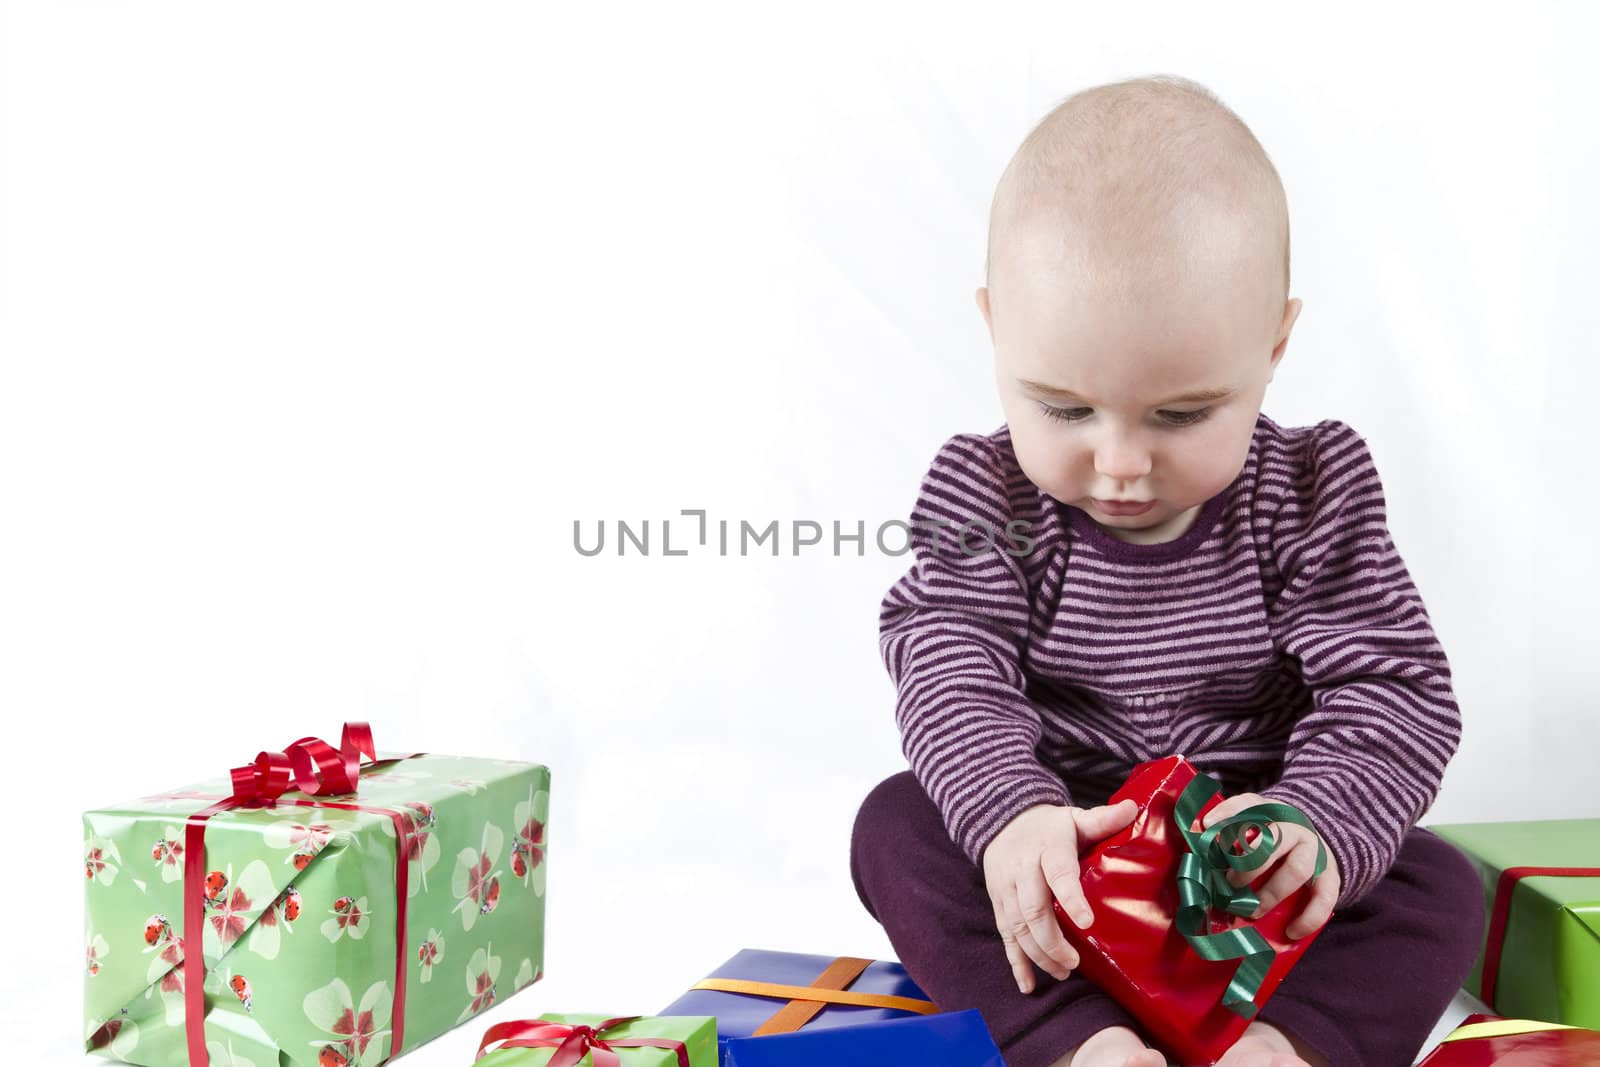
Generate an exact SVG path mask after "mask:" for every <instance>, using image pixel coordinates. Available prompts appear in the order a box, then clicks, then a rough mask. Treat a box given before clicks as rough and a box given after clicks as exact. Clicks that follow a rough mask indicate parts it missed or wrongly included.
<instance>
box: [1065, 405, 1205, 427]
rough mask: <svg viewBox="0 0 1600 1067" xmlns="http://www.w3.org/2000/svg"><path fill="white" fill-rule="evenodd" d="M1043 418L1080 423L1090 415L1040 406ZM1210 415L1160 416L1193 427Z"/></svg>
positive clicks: (1084, 411)
mask: <svg viewBox="0 0 1600 1067" xmlns="http://www.w3.org/2000/svg"><path fill="white" fill-rule="evenodd" d="M1039 407H1040V408H1042V409H1043V411H1044V414H1045V417H1046V418H1050V419H1054V420H1056V421H1057V422H1082V421H1083V420H1084V419H1086V418H1088V417H1089V416H1090V414H1092V410H1091V409H1090V408H1058V407H1052V406H1050V405H1049V404H1040V405H1039ZM1210 414H1211V409H1210V408H1200V409H1198V410H1195V411H1163V412H1160V415H1161V416H1162V418H1163V419H1165V420H1166V422H1167V423H1168V424H1169V425H1171V426H1193V425H1194V424H1195V423H1197V422H1200V421H1201V420H1202V419H1204V418H1206V416H1208V415H1210Z"/></svg>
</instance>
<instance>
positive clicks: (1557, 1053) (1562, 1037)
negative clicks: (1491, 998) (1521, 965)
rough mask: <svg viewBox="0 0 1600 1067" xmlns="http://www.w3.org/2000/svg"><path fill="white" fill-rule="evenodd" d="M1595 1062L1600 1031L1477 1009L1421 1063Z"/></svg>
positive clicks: (1571, 1066)
mask: <svg viewBox="0 0 1600 1067" xmlns="http://www.w3.org/2000/svg"><path fill="white" fill-rule="evenodd" d="M1596 1063H1600V1031H1596V1030H1584V1029H1580V1028H1578V1027H1575V1026H1567V1025H1564V1024H1561V1023H1547V1022H1539V1021H1536V1020H1533V1019H1502V1018H1499V1017H1498V1016H1494V1015H1483V1014H1479V1013H1474V1014H1472V1015H1469V1016H1467V1017H1466V1018H1465V1019H1463V1020H1462V1021H1461V1025H1460V1026H1458V1027H1456V1028H1455V1029H1454V1030H1452V1031H1450V1033H1449V1034H1447V1035H1446V1036H1445V1037H1444V1038H1443V1040H1441V1041H1440V1042H1439V1044H1438V1046H1437V1047H1436V1048H1435V1049H1434V1050H1433V1051H1432V1052H1430V1053H1428V1055H1427V1056H1426V1057H1425V1058H1424V1059H1423V1060H1422V1062H1421V1063H1420V1064H1418V1067H1592V1065H1593V1064H1596Z"/></svg>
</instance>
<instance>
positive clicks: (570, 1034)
mask: <svg viewBox="0 0 1600 1067" xmlns="http://www.w3.org/2000/svg"><path fill="white" fill-rule="evenodd" d="M638 1018H640V1016H638V1015H625V1016H622V1017H620V1018H616V1019H607V1020H606V1021H605V1022H603V1023H601V1024H600V1025H599V1026H584V1025H582V1024H581V1023H552V1022H546V1021H545V1020H543V1019H517V1020H514V1021H512V1022H508V1023H495V1024H494V1025H493V1026H491V1027H489V1029H488V1030H487V1031H485V1032H484V1035H483V1040H482V1041H481V1042H479V1044H478V1055H477V1056H476V1057H475V1058H476V1059H480V1060H481V1059H483V1057H484V1056H486V1055H488V1053H487V1052H486V1051H485V1050H486V1049H488V1047H489V1046H490V1045H493V1044H494V1043H495V1042H499V1043H500V1047H501V1048H551V1047H554V1048H555V1052H554V1053H553V1054H552V1055H551V1057H550V1062H549V1064H548V1065H547V1067H576V1064H577V1063H578V1061H579V1060H581V1059H583V1057H584V1056H585V1054H587V1053H591V1052H592V1053H594V1067H622V1057H620V1056H618V1055H617V1053H616V1050H617V1049H619V1048H664V1049H671V1050H672V1051H673V1052H674V1053H676V1054H677V1057H678V1067H689V1050H688V1047H687V1046H685V1045H684V1043H683V1042H682V1041H674V1040H673V1039H672V1038H670V1037H614V1038H611V1039H610V1040H606V1039H605V1038H602V1037H601V1036H600V1035H601V1034H603V1033H605V1032H606V1031H607V1030H610V1029H611V1028H612V1027H615V1026H621V1025H622V1024H623V1023H631V1022H633V1021H634V1020H635V1019H638Z"/></svg>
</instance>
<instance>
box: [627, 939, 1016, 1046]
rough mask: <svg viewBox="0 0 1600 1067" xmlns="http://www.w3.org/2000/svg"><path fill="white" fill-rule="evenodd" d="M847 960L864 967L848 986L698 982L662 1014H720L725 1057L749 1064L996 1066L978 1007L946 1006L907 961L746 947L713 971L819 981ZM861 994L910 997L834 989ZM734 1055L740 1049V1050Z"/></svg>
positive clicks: (731, 976)
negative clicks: (777, 1027) (785, 991)
mask: <svg viewBox="0 0 1600 1067" xmlns="http://www.w3.org/2000/svg"><path fill="white" fill-rule="evenodd" d="M863 963H864V964H865V967H864V968H862V964H863ZM841 967H842V968H843V970H844V972H845V973H854V972H856V971H857V970H859V974H857V975H856V976H855V977H854V978H853V979H852V980H850V981H848V982H847V983H845V988H844V991H843V992H842V993H836V992H835V991H834V990H825V989H820V988H819V989H815V990H812V989H805V990H804V993H810V992H815V993H816V996H815V997H810V996H805V995H803V993H801V995H796V996H793V997H792V998H791V997H789V996H782V995H779V996H773V995H758V994H753V993H749V992H732V991H727V990H721V989H691V990H689V992H687V993H685V994H684V995H683V996H681V997H679V998H678V999H677V1000H675V1001H673V1002H672V1003H671V1004H669V1005H667V1007H666V1008H664V1009H662V1010H661V1011H658V1012H656V1013H655V1014H657V1015H712V1016H715V1017H716V1020H717V1046H718V1055H719V1060H720V1063H721V1065H722V1067H732V1065H733V1064H735V1063H737V1064H739V1065H740V1067H746V1065H749V1064H757V1063H759V1064H771V1065H774V1067H775V1065H778V1064H800V1063H808V1064H817V1063H828V1064H832V1063H862V1064H866V1063H883V1062H916V1063H926V1064H928V1065H930V1067H988V1065H990V1064H995V1065H999V1064H1001V1063H1002V1062H1003V1061H1002V1060H1001V1059H1000V1054H999V1051H998V1050H997V1049H996V1048H995V1046H994V1042H993V1041H992V1039H991V1038H990V1037H989V1032H988V1029H987V1028H986V1027H985V1026H984V1025H983V1020H982V1018H981V1017H980V1016H979V1015H978V1013H977V1012H975V1011H969V1012H950V1013H937V1014H935V1013H934V1012H936V1010H937V1009H935V1008H934V1006H933V1004H932V1003H931V1002H930V1001H929V999H928V995H927V994H926V993H924V992H923V991H922V990H921V989H920V988H919V987H918V986H917V984H916V983H915V982H913V981H912V980H911V977H910V976H909V975H908V974H906V971H905V968H904V967H902V966H900V964H898V963H890V962H884V961H881V960H874V961H860V960H858V961H856V962H855V964H854V966H851V965H850V960H849V958H845V959H836V958H835V957H832V956H811V955H804V954H801V953H794V952H771V951H765V950H761V949H745V950H743V951H741V952H739V953H736V954H735V955H734V956H733V958H731V959H729V960H728V961H727V962H726V963H724V964H722V966H720V967H718V968H717V969H716V970H714V971H712V972H711V974H710V975H709V976H707V979H706V981H708V982H719V981H720V982H727V981H730V980H731V981H733V982H759V983H763V984H767V985H777V986H790V987H811V986H812V983H814V982H817V981H818V980H819V979H820V978H821V977H822V975H823V974H824V972H827V971H829V970H830V968H833V969H834V970H835V971H837V970H839V969H840V968H841ZM796 992H797V993H799V992H800V991H799V990H796ZM858 994H872V995H876V996H880V997H883V996H886V997H895V998H900V999H903V1000H905V1001H906V1002H907V1005H906V1006H905V1007H894V1006H888V1007H883V1006H876V1005H862V1004H840V1003H827V1002H826V1001H827V1000H828V998H829V997H831V996H838V997H843V998H846V999H848V998H849V997H851V996H854V995H858ZM815 1001H823V1003H821V1004H820V1005H818V1010H816V1013H815V1014H814V1015H811V1016H810V1017H809V1018H808V1019H806V1020H805V1021H804V1022H803V1023H802V1024H801V1025H800V1027H799V1029H797V1030H795V1032H793V1033H771V1034H767V1035H764V1036H760V1037H753V1036H752V1035H753V1034H754V1033H755V1032H756V1030H757V1029H759V1028H761V1027H762V1025H763V1024H764V1023H767V1022H768V1020H770V1019H772V1017H773V1016H774V1015H775V1014H777V1013H778V1012H779V1011H780V1010H782V1009H784V1008H785V1007H786V1005H790V1004H793V1003H796V1002H798V1003H799V1004H810V1003H812V1002H815ZM790 1010H791V1011H792V1010H793V1009H790ZM768 1043H773V1045H772V1048H771V1049H767V1048H765V1047H764V1046H766V1045H767V1044H768ZM758 1046H762V1047H759V1048H758ZM891 1046H893V1047H891ZM902 1047H914V1048H917V1049H926V1051H919V1052H917V1053H916V1054H915V1055H910V1054H905V1055H906V1056H908V1057H909V1058H905V1057H903V1054H902V1051H901V1049H902ZM734 1055H737V1056H738V1059H737V1060H735V1059H734V1058H733V1057H734ZM886 1057H887V1059H886Z"/></svg>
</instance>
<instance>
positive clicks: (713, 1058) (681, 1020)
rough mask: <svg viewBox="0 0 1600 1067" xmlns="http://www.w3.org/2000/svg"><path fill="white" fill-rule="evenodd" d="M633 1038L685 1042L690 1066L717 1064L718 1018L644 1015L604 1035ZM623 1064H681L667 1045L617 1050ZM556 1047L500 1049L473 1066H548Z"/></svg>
mask: <svg viewBox="0 0 1600 1067" xmlns="http://www.w3.org/2000/svg"><path fill="white" fill-rule="evenodd" d="M539 1018H540V1019H541V1020H543V1021H545V1022H551V1023H567V1024H568V1025H575V1026H589V1027H598V1026H599V1025H600V1024H601V1023H603V1022H605V1021H606V1020H608V1019H611V1018H614V1016H610V1015H557V1014H550V1015H541V1016H539ZM630 1037H664V1038H669V1039H671V1040H673V1041H682V1042H683V1044H684V1046H685V1051H687V1052H688V1054H689V1067H717V1020H716V1019H714V1018H712V1017H711V1016H709V1015H673V1016H648V1015H647V1016H643V1017H641V1018H638V1019H635V1020H634V1021H633V1022H628V1023H622V1024H620V1025H618V1026H614V1027H612V1028H611V1029H609V1030H607V1031H605V1032H604V1033H602V1034H600V1038H601V1040H603V1041H611V1040H621V1039H625V1038H630ZM613 1051H615V1052H616V1054H617V1057H618V1058H619V1059H621V1060H622V1064H623V1067H678V1056H677V1054H676V1053H675V1052H673V1051H672V1050H670V1049H664V1048H649V1047H645V1048H618V1049H614V1050H613ZM555 1052H556V1050H555V1048H554V1047H551V1048H496V1049H494V1050H492V1051H490V1052H488V1053H486V1054H485V1055H484V1057H483V1058H482V1059H480V1060H478V1061H477V1063H476V1064H474V1065H473V1067H544V1065H545V1064H547V1063H549V1062H550V1057H552V1056H554V1055H555ZM578 1064H579V1065H580V1067H593V1064H594V1057H593V1055H592V1054H589V1053H585V1054H584V1056H583V1058H582V1059H580V1060H579V1061H578Z"/></svg>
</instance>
